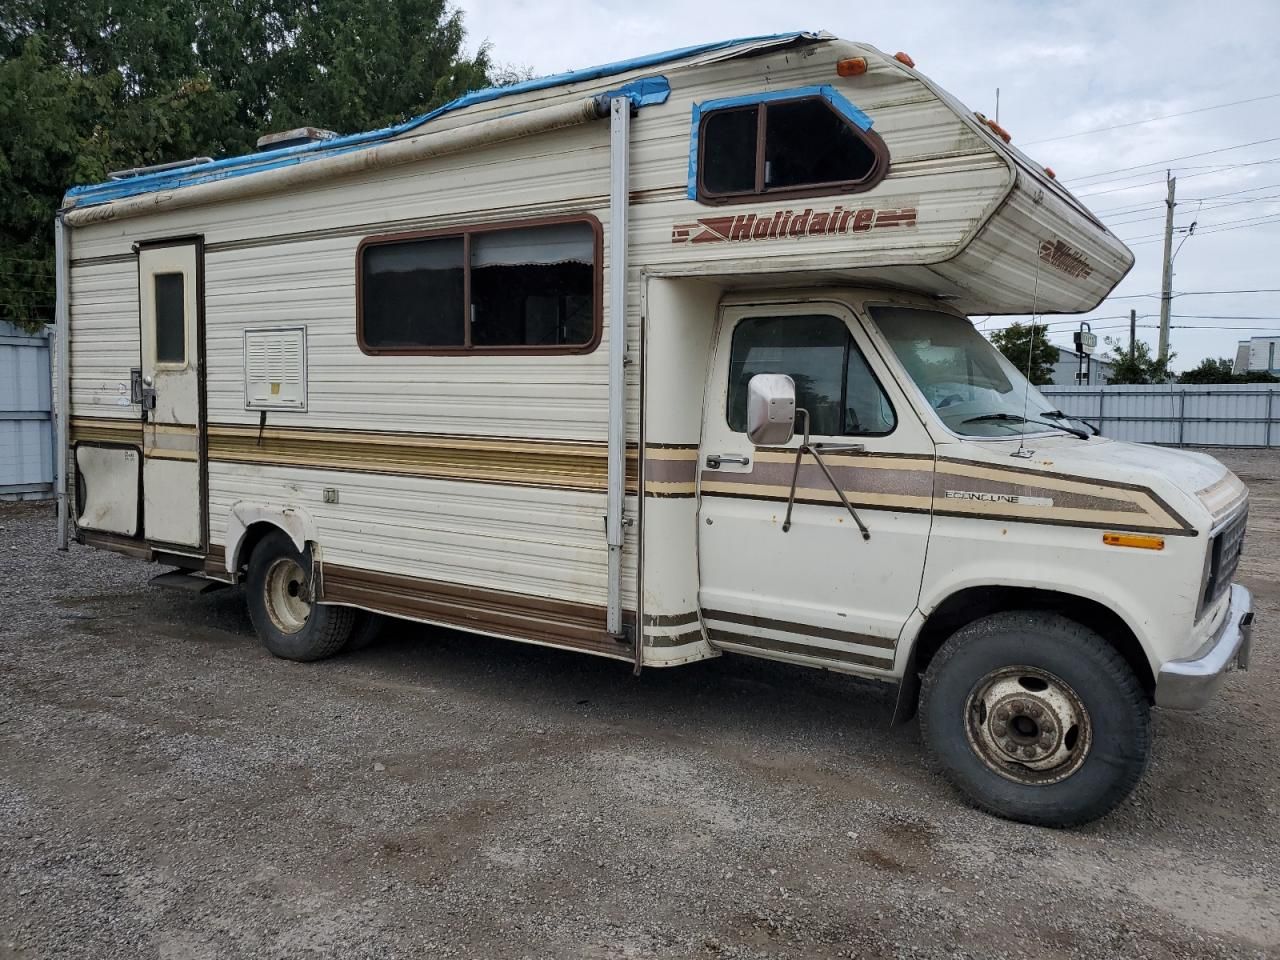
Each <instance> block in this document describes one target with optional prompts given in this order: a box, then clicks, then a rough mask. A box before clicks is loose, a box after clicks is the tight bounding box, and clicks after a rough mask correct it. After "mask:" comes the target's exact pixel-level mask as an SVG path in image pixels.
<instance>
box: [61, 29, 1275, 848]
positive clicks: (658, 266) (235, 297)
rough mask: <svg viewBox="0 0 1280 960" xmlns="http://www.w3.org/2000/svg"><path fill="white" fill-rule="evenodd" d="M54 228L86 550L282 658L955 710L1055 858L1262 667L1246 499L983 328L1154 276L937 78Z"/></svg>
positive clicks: (453, 137)
mask: <svg viewBox="0 0 1280 960" xmlns="http://www.w3.org/2000/svg"><path fill="white" fill-rule="evenodd" d="M58 238H59V244H58V246H59V251H60V253H59V269H60V273H59V276H60V281H61V282H60V284H59V292H60V296H59V310H60V321H61V322H62V323H63V324H64V329H68V330H69V331H70V334H71V336H70V368H69V370H66V369H64V370H63V371H62V383H61V386H62V388H63V390H64V397H66V398H67V399H68V400H69V402H64V403H63V404H62V405H61V407H60V409H61V411H62V427H63V432H62V437H63V440H64V443H63V445H62V449H63V450H64V451H66V454H67V458H68V461H69V462H68V463H67V465H66V466H65V468H64V471H63V474H62V476H63V479H62V481H61V491H62V493H63V495H64V496H63V502H64V505H65V506H64V514H63V515H64V518H65V522H66V523H67V526H68V527H69V526H70V524H71V520H72V519H73V520H74V527H75V531H76V536H77V537H78V539H79V540H81V542H83V543H86V544H90V545H93V546H98V547H102V548H105V549H111V550H117V551H122V552H125V553H129V554H132V555H135V556H140V557H145V558H148V559H153V560H157V561H160V562H164V563H167V564H171V565H176V566H179V567H181V568H184V569H186V570H189V571H192V572H193V573H195V574H198V575H200V576H203V577H207V578H213V579H217V580H222V581H228V582H235V581H245V582H246V583H247V591H248V599H249V604H250V609H251V612H252V613H253V616H254V621H255V624H256V626H257V627H258V629H259V632H260V633H261V635H262V636H263V639H264V642H266V644H267V646H268V647H269V648H270V649H271V650H272V651H273V652H275V653H277V654H279V655H282V656H289V657H294V658H298V659H316V658H319V657H321V656H324V655H327V654H330V653H334V652H337V651H338V650H341V649H343V648H344V647H347V646H350V645H351V644H353V643H359V642H362V641H363V640H364V639H365V638H367V636H368V635H369V632H370V630H371V624H372V623H373V620H372V618H371V616H370V615H371V614H387V615H394V616H398V617H405V618H410V619H415V620H420V621H423V622H428V623H435V624H445V625H450V626H455V627H462V628H465V629H467V630H472V631H477V632H481V633H487V634H492V635H495V636H501V637H508V638H511V639H514V640H522V641H528V642H533V643H541V644H547V645H551V646H557V647H567V648H572V649H577V650H582V651H584V652H588V653H593V654H597V655H600V656H605V657H611V658H615V659H619V660H623V661H626V662H628V663H630V664H633V665H634V667H635V669H636V670H639V669H640V668H641V667H643V666H672V665H677V664H683V663H689V662H692V661H696V660H700V659H703V658H706V657H710V656H716V655H718V654H720V653H721V652H722V651H733V652H738V653H744V654H750V655H755V656H761V657H768V658H773V659H778V660H786V661H791V662H795V663H800V664H807V665H811V666H816V667H822V668H825V669H831V670H838V671H844V672H848V673H853V674H858V675H861V676H866V677H874V678H878V679H883V680H886V681H891V682H895V683H898V684H900V688H901V691H902V695H901V696H900V698H899V699H900V709H899V714H900V715H902V716H907V715H909V714H910V713H911V712H912V711H913V710H914V709H915V704H916V695H917V689H918V685H919V680H920V679H921V678H923V679H924V686H925V693H926V697H925V700H924V708H923V711H922V716H923V719H924V721H925V727H926V731H927V732H928V735H929V739H930V743H931V745H932V746H933V747H934V748H935V750H937V752H938V754H939V756H940V757H941V758H942V759H943V762H944V765H945V766H946V767H947V769H948V770H949V772H950V773H951V775H952V776H953V778H954V779H955V780H956V782H957V783H959V784H960V785H961V786H962V788H964V789H965V790H966V791H967V792H968V793H969V794H970V796H972V797H973V798H975V800H976V801H977V802H978V803H980V804H982V805H983V806H985V807H987V808H988V809H991V810H994V811H995V812H998V813H1001V814H1003V815H1006V816H1012V817H1017V818H1020V819H1026V820H1030V821H1032V822H1041V823H1059V824H1061V823H1074V822H1081V821H1083V820H1087V819H1090V818H1092V817H1094V816H1098V815H1100V814H1101V813H1103V812H1105V811H1106V810H1107V809H1110V807H1111V806H1113V805H1114V804H1115V803H1117V802H1119V800H1120V799H1122V798H1123V797H1124V796H1125V795H1126V794H1127V792H1128V790H1129V789H1131V787H1132V786H1133V784H1134V783H1135V782H1136V781H1137V778H1138V776H1139V775H1140V774H1141V770H1142V767H1143V765H1144V764H1145V762H1146V755H1147V735H1148V727H1147V712H1146V711H1147V706H1148V704H1149V703H1150V702H1152V701H1153V700H1154V701H1155V702H1158V703H1164V704H1168V705H1173V706H1182V707H1191V706H1195V705H1198V704H1199V703H1200V702H1203V700H1204V699H1205V698H1207V696H1208V695H1209V694H1210V693H1211V692H1212V689H1213V687H1214V686H1215V685H1216V683H1217V681H1218V680H1219V678H1220V676H1221V674H1222V673H1223V672H1224V671H1225V669H1227V667H1228V666H1229V665H1230V664H1233V663H1235V662H1237V661H1239V660H1242V659H1243V655H1242V653H1241V651H1242V650H1244V651H1247V640H1248V623H1249V621H1250V619H1251V616H1252V614H1251V613H1250V612H1249V598H1248V595H1247V593H1246V592H1244V591H1243V589H1242V588H1239V587H1232V586H1231V584H1230V574H1231V572H1232V571H1233V570H1234V565H1235V559H1236V557H1237V556H1238V553H1239V541H1240V539H1241V536H1242V533H1243V516H1244V511H1245V507H1246V493H1245V491H1244V488H1243V485H1242V484H1241V483H1240V482H1239V481H1238V480H1237V479H1236V478H1235V477H1234V476H1232V475H1231V474H1229V473H1228V472H1227V471H1225V469H1224V468H1222V466H1221V465H1220V464H1218V463H1217V462H1216V461H1212V460H1209V459H1207V458H1203V457H1200V458H1197V457H1194V456H1191V455H1187V454H1180V453H1176V452H1172V451H1157V450H1146V449H1141V448H1137V447H1133V446H1130V445H1124V444H1118V443H1114V442H1110V441H1106V440H1104V439H1102V438H1099V437H1090V436H1089V431H1088V430H1086V429H1084V428H1083V427H1082V425H1081V424H1079V423H1076V422H1073V421H1071V420H1070V419H1068V418H1065V417H1063V416H1062V415H1061V414H1060V413H1059V412H1057V411H1053V410H1052V409H1051V407H1050V406H1049V404H1047V403H1046V402H1045V401H1044V399H1043V397H1041V396H1040V395H1039V394H1038V393H1037V392H1036V391H1035V390H1034V389H1033V388H1031V387H1030V386H1029V385H1027V384H1026V382H1025V379H1024V378H1023V377H1022V376H1021V374H1020V373H1019V372H1018V371H1016V370H1014V369H1013V368H1012V367H1011V366H1010V365H1009V364H1008V363H1007V362H1006V361H1004V360H1003V359H1002V358H1000V357H999V356H998V355H997V354H995V352H994V351H993V350H992V349H991V348H990V346H989V345H988V344H987V343H986V341H985V340H983V339H982V338H981V337H980V336H979V335H978V334H977V333H976V332H975V331H974V329H973V327H972V325H971V324H970V323H969V322H968V321H967V320H965V319H964V317H965V315H966V314H973V313H981V314H993V313H997V314H998V313H1004V314H1015V313H1070V312H1080V311H1086V310H1090V309H1092V308H1093V307H1095V306H1096V305H1097V304H1098V303H1099V302H1100V301H1101V300H1102V299H1103V298H1104V297H1105V296H1106V295H1107V294H1108V293H1109V292H1110V291H1111V290H1112V289H1113V287H1114V286H1115V285H1116V283H1118V282H1119V280H1120V279H1121V278H1122V277H1123V276H1124V275H1125V273H1126V272H1127V271H1128V269H1129V268H1130V266H1131V265H1132V262H1133V259H1132V256H1131V254H1130V253H1129V251H1128V250H1127V249H1126V248H1125V247H1124V245H1123V244H1121V243H1120V241H1118V240H1117V239H1116V238H1115V237H1114V236H1113V235H1112V234H1111V233H1110V232H1109V231H1108V230H1107V229H1106V228H1105V227H1104V226H1103V225H1102V224H1101V223H1100V222H1099V221H1098V220H1097V218H1096V217H1094V216H1093V215H1092V214H1091V213H1090V212H1089V211H1088V210H1087V209H1086V208H1085V207H1084V206H1083V205H1082V204H1081V203H1080V202H1079V201H1078V200H1076V199H1075V198H1074V197H1072V196H1071V194H1070V193H1069V192H1068V191H1067V190H1065V189H1064V188H1063V187H1062V186H1061V185H1060V184H1058V183H1057V182H1056V181H1055V180H1054V178H1053V176H1052V174H1051V173H1050V172H1049V171H1046V170H1045V169H1044V168H1042V167H1041V166H1039V165H1038V164H1036V163H1034V162H1033V161H1031V160H1030V159H1029V158H1028V157H1027V156H1025V155H1024V154H1022V153H1021V152H1019V151H1017V150H1016V149H1014V148H1012V147H1011V146H1010V144H1009V143H1008V141H1007V134H1005V133H1004V131H1003V130H1001V129H1000V128H999V127H998V126H997V125H995V124H993V123H990V122H989V121H987V120H986V119H985V118H983V117H982V116H981V115H978V114H974V113H972V112H971V111H969V110H968V109H966V108H965V107H964V106H963V105H961V104H960V103H958V102H957V101H956V100H955V99H954V98H952V97H951V96H950V95H948V94H947V93H946V92H945V91H943V90H942V89H940V88H939V87H938V86H937V85H936V84H934V83H933V82H932V81H931V80H929V79H928V78H926V77H925V76H924V75H923V74H921V73H920V72H918V71H917V70H916V69H914V65H913V64H912V63H911V62H910V58H908V57H906V56H905V55H901V54H899V55H897V56H888V55H885V54H883V53H881V52H880V51H878V50H876V49H874V48H872V47H869V46H866V45H862V44H856V43H849V42H846V41H842V40H838V39H836V38H834V37H831V36H829V35H826V34H806V33H796V34H786V35H780V36H772V37H763V38H754V39H746V40H737V41H730V42H726V43H720V44H709V45H704V46H700V47H694V48H688V49H684V50H678V51H672V52H669V53H664V54H658V55H654V56H651V57H644V58H639V59H636V60H632V61H628V62H624V63H618V64H612V65H609V66H604V67H597V68H592V69H589V70H583V71H577V72H574V73H570V74H565V75H563V76H559V77H552V78H546V79H543V80H536V81H530V82H527V83H522V84H518V85H515V86H513V87H507V88H502V89H496V90H489V91H482V92H480V93H477V94H470V95H468V96H466V97H463V98H462V99H461V100H459V101H456V102H455V103H452V104H450V105H448V106H446V107H444V108H441V109H440V110H437V111H434V112H433V113H431V114H427V115H426V116H424V117H420V118H416V119H414V120H412V121H409V122H407V123H405V124H402V125H400V126H398V127H394V128H390V129H387V130H382V131H375V132H373V133H369V134H359V135H354V136H348V137H340V138H337V139H330V140H325V141H320V142H314V143H306V144H303V145H301V146H294V147H289V148H286V149H282V150H271V151H266V152H262V153H259V154H254V155H251V156H247V157H237V158H230V159H226V160H218V161H208V162H201V163H195V164H192V165H187V166H178V167H176V168H168V169H162V170H155V171H150V172H148V171H142V172H130V175H127V176H122V177H121V178H119V179H115V180H112V181H110V182H108V183H105V184H99V185H95V186H90V187H83V188H77V189H74V190H72V191H70V192H69V193H68V195H67V198H66V202H65V205H64V209H63V210H62V211H61V212H60V213H59V217H58ZM779 374H781V375H784V376H782V377H779V376H778V375H779ZM68 393H69V397H68ZM797 404H798V407H799V410H800V411H802V412H800V413H799V423H801V424H802V425H803V428H804V429H803V431H802V433H803V436H795V437H793V436H792V423H793V421H794V420H795V416H796V414H795V407H796V405H797ZM73 473H74V483H72V482H70V481H69V480H68V479H67V478H68V477H69V476H70V475H71V474H73ZM65 530H66V528H65V527H64V532H65Z"/></svg>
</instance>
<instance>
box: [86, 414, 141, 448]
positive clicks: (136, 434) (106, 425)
mask: <svg viewBox="0 0 1280 960" xmlns="http://www.w3.org/2000/svg"><path fill="white" fill-rule="evenodd" d="M82 441H97V442H99V443H136V444H138V445H141V444H142V421H141V420H124V419H117V418H107V417H73V418H72V420H71V442H72V443H80V442H82Z"/></svg>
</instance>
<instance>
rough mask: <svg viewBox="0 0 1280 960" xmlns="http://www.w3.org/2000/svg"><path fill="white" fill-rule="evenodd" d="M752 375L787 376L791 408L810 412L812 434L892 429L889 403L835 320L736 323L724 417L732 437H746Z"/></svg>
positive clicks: (766, 319)
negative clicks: (793, 403)
mask: <svg viewBox="0 0 1280 960" xmlns="http://www.w3.org/2000/svg"><path fill="white" fill-rule="evenodd" d="M757 373H785V374H787V375H788V376H790V377H791V379H792V380H794V381H795V384H796V406H797V407H802V408H804V409H805V410H808V411H809V416H810V418H811V423H810V427H809V430H810V432H811V433H813V434H814V435H816V436H828V437H848V436H883V435H884V434H887V433H890V432H892V430H893V428H894V427H895V426H896V425H897V418H896V417H895V415H894V412H893V407H892V406H890V404H889V398H888V397H886V396H885V393H884V390H883V389H881V387H880V384H879V383H878V382H877V381H876V378H875V376H874V374H872V372H871V369H870V367H868V366H867V361H866V358H864V357H863V355H862V351H861V350H859V349H858V346H857V344H855V343H854V342H853V337H852V336H851V335H850V333H849V328H848V327H846V326H845V323H844V321H843V320H841V319H840V318H839V317H833V316H829V315H825V314H806V315H799V316H781V317H748V318H747V319H745V320H742V321H741V322H739V324H738V326H737V327H736V328H735V329H734V331H733V345H732V348H731V350H730V354H729V402H728V411H727V413H728V419H729V429H731V430H734V431H735V432H738V433H745V432H746V429H747V384H748V383H749V382H750V380H751V378H752V377H754V376H755V375H756V374H757ZM796 426H797V429H799V428H800V426H801V424H800V423H799V421H798V419H797V424H796Z"/></svg>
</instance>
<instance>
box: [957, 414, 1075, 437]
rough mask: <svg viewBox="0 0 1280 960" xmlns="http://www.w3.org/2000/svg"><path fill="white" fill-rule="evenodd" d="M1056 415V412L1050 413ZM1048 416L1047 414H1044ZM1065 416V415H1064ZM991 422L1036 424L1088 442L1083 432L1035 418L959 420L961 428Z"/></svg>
mask: <svg viewBox="0 0 1280 960" xmlns="http://www.w3.org/2000/svg"><path fill="white" fill-rule="evenodd" d="M1050 412H1051V413H1056V412H1057V411H1050ZM1046 416H1048V414H1046ZM1064 416H1065V414H1064ZM993 421H1002V422H1004V423H1038V424H1040V425H1041V426H1045V427H1053V428H1054V429H1055V430H1061V431H1062V432H1063V433H1069V434H1071V435H1072V436H1073V437H1079V438H1080V439H1081V440H1088V439H1089V434H1087V433H1085V432H1084V431H1083V430H1077V429H1076V428H1075V427H1068V426H1067V425H1066V424H1065V423H1054V422H1053V421H1052V420H1037V419H1036V418H1035V417H1024V416H1020V415H1019V414H1016V413H984V414H982V416H980V417H970V418H969V419H967V420H961V421H960V424H961V426H963V425H964V424H966V423H984V422H987V423H990V422H993Z"/></svg>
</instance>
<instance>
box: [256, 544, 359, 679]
mask: <svg viewBox="0 0 1280 960" xmlns="http://www.w3.org/2000/svg"><path fill="white" fill-rule="evenodd" d="M312 584H313V580H312V576H311V551H310V550H305V551H302V552H299V551H298V549H297V548H296V547H294V545H293V541H292V540H290V539H289V537H288V536H286V535H285V534H284V533H281V532H278V531H277V532H275V533H270V534H268V535H267V536H265V537H263V538H262V540H261V542H259V543H258V545H257V546H256V547H255V548H254V550H253V556H251V557H250V558H249V575H248V577H247V578H246V581H245V591H246V594H247V597H248V601H249V618H250V619H251V620H252V621H253V626H254V629H255V630H257V632H258V637H259V638H260V639H261V640H262V645H263V646H264V647H266V648H267V649H268V650H270V651H271V652H272V653H273V654H275V655H276V656H277V657H283V658H284V659H286V660H322V659H324V658H325V657H330V656H333V654H335V653H337V652H338V651H339V650H341V649H342V647H343V645H344V644H345V643H346V642H347V640H348V638H350V636H351V631H352V627H353V625H354V622H355V612H354V611H353V610H351V609H349V608H347V607H334V606H328V605H323V604H318V603H314V602H313V601H312Z"/></svg>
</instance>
